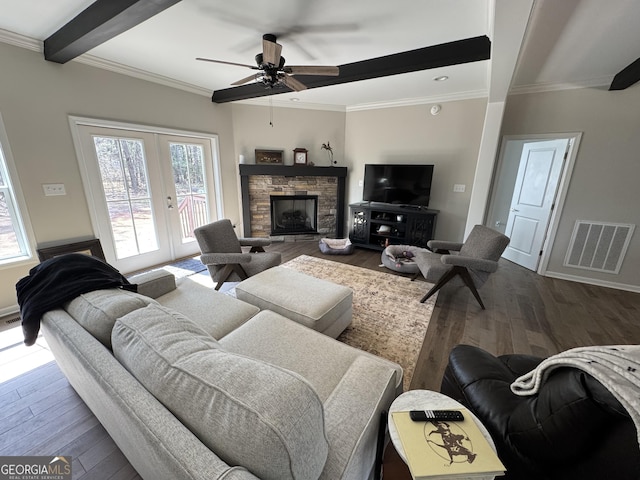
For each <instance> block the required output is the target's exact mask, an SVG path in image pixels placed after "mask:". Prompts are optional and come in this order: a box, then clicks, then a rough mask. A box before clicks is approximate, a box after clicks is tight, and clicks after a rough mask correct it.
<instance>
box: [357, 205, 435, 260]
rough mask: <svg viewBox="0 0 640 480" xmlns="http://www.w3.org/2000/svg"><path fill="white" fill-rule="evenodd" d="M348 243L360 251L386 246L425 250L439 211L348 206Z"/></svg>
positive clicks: (392, 206) (413, 208) (408, 207)
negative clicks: (412, 247) (408, 246)
mask: <svg viewBox="0 0 640 480" xmlns="http://www.w3.org/2000/svg"><path fill="white" fill-rule="evenodd" d="M349 213H350V216H349V219H350V220H349V239H350V240H351V243H353V244H354V245H356V246H359V247H363V248H371V249H374V250H383V249H384V248H385V245H414V246H417V247H426V246H427V242H428V241H429V240H431V239H433V233H434V231H435V229H436V220H437V218H438V213H439V212H438V210H430V209H427V208H420V207H413V206H405V207H403V206H398V205H392V204H388V203H376V202H360V203H352V204H350V205H349Z"/></svg>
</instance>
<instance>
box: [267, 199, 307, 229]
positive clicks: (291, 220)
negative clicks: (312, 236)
mask: <svg viewBox="0 0 640 480" xmlns="http://www.w3.org/2000/svg"><path fill="white" fill-rule="evenodd" d="M270 200H271V235H296V234H301V233H318V196H317V195H271V196H270Z"/></svg>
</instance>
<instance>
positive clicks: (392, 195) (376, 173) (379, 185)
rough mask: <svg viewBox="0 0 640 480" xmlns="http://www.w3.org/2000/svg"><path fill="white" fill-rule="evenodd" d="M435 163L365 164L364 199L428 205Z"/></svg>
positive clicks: (398, 203) (397, 203)
mask: <svg viewBox="0 0 640 480" xmlns="http://www.w3.org/2000/svg"><path fill="white" fill-rule="evenodd" d="M432 178H433V165H398V164H373V163H367V164H366V165H365V166H364V189H363V192H362V199H363V200H364V201H366V202H381V203H391V204H396V205H420V206H422V207H427V206H428V205H429V197H430V195H431V179H432Z"/></svg>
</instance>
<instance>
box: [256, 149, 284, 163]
mask: <svg viewBox="0 0 640 480" xmlns="http://www.w3.org/2000/svg"><path fill="white" fill-rule="evenodd" d="M283 164H284V150H259V149H256V165H283Z"/></svg>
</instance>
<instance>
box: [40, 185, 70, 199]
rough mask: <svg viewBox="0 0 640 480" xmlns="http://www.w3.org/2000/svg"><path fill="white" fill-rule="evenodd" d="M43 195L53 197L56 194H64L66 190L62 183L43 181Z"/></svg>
mask: <svg viewBox="0 0 640 480" xmlns="http://www.w3.org/2000/svg"><path fill="white" fill-rule="evenodd" d="M42 189H43V190H44V196H45V197H54V196H56V195H66V194H67V191H66V190H65V189H64V183H45V184H44V185H42Z"/></svg>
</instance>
